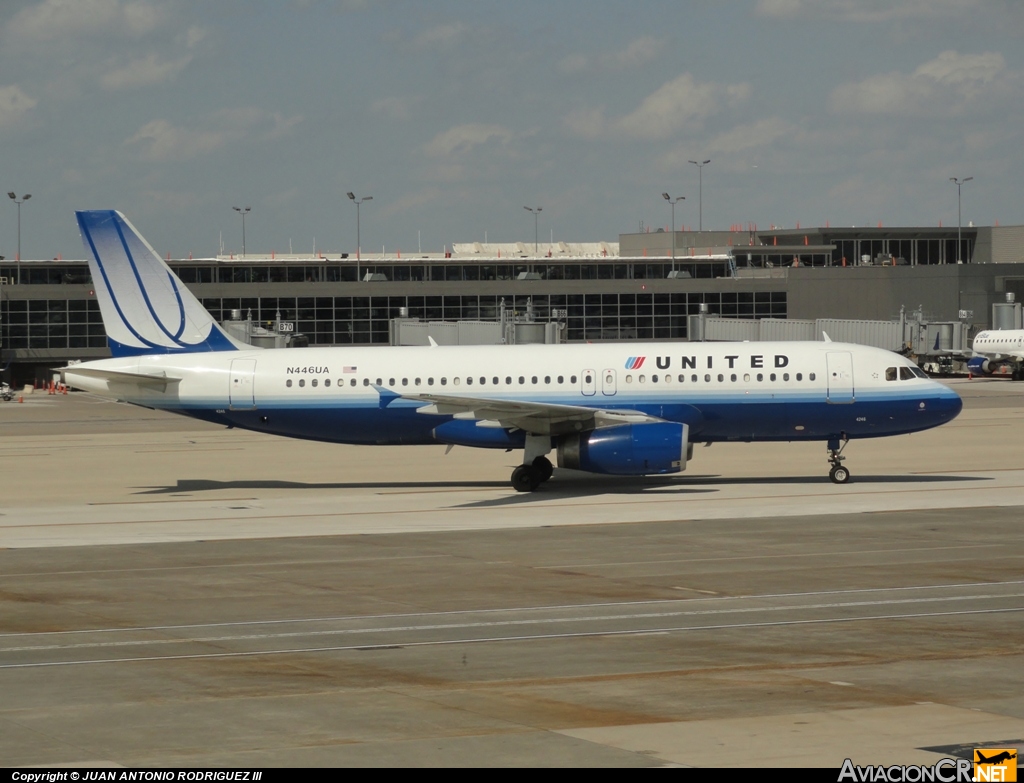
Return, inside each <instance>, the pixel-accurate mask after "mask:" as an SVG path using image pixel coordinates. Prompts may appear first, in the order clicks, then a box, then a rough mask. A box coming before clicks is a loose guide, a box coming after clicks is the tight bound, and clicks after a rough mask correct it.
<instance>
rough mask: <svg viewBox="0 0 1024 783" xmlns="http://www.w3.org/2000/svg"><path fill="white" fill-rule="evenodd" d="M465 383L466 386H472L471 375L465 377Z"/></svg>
mask: <svg viewBox="0 0 1024 783" xmlns="http://www.w3.org/2000/svg"><path fill="white" fill-rule="evenodd" d="M456 380H458V379H456ZM466 385H467V386H472V385H473V378H472V377H471V376H470V377H467V378H466Z"/></svg>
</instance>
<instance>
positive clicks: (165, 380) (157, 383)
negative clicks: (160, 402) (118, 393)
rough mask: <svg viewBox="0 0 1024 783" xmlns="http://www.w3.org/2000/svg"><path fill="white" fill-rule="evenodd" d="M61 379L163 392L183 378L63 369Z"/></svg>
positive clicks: (154, 374)
mask: <svg viewBox="0 0 1024 783" xmlns="http://www.w3.org/2000/svg"><path fill="white" fill-rule="evenodd" d="M60 374H61V377H62V378H63V379H64V380H65V382H67V381H68V378H69V377H70V378H71V381H70V384H71V385H72V386H74V385H75V382H74V376H76V375H81V376H84V377H86V378H98V379H99V380H102V381H108V382H110V383H127V384H132V385H134V386H146V387H151V388H159V389H160V390H161V391H163V390H164V389H166V388H167V386H168V384H171V383H179V382H180V381H181V378H169V377H168V376H167V375H166V374H163V373H160V374H156V373H141V372H120V371H117V370H97V369H93V368H91V367H78V366H72V367H61V368H60Z"/></svg>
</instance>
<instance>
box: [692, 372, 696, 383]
mask: <svg viewBox="0 0 1024 783" xmlns="http://www.w3.org/2000/svg"><path fill="white" fill-rule="evenodd" d="M696 382H697V373H694V374H693V375H691V376H690V383H696Z"/></svg>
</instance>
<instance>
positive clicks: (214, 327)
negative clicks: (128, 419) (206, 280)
mask: <svg viewBox="0 0 1024 783" xmlns="http://www.w3.org/2000/svg"><path fill="white" fill-rule="evenodd" d="M75 215H76V216H77V217H78V227H79V228H80V229H81V232H82V241H83V242H84V243H85V251H86V254H87V256H88V259H89V271H90V272H91V273H92V280H93V285H94V286H95V290H96V299H97V300H98V301H99V303H100V313H101V314H102V315H103V326H104V328H105V329H106V331H107V342H108V343H109V344H110V351H111V353H112V354H113V355H114V356H140V355H143V354H158V353H194V352H200V351H235V350H238V349H240V348H246V349H247V348H249V347H250V346H248V345H244V344H242V343H239V342H237V341H235V340H233V339H232V338H231V337H229V336H228V335H227V334H225V333H224V331H223V330H222V329H221V328H220V326H219V325H218V324H217V322H216V321H214V320H213V317H212V316H211V315H210V314H209V313H208V312H207V311H206V309H205V308H204V307H203V306H202V305H201V304H200V303H199V300H198V299H196V298H195V297H194V296H192V293H191V292H190V291H189V290H188V289H187V288H186V287H185V285H184V284H183V283H182V282H181V280H179V279H178V278H177V277H176V276H175V274H174V273H173V272H172V271H171V270H170V267H168V266H167V264H165V263H164V262H163V260H162V259H161V258H160V256H158V255H157V254H156V251H154V250H153V248H152V247H150V245H149V243H148V242H146V240H145V239H143V238H142V235H141V234H139V232H138V231H136V230H135V226H133V225H132V224H131V223H129V222H128V220H126V219H125V216H124V215H122V214H121V213H120V212H116V211H114V210H109V209H103V210H90V211H87V212H76V213H75Z"/></svg>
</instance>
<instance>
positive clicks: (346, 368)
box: [341, 366, 356, 373]
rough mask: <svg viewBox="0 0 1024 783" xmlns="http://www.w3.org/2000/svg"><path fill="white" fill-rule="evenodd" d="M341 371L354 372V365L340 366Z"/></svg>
mask: <svg viewBox="0 0 1024 783" xmlns="http://www.w3.org/2000/svg"><path fill="white" fill-rule="evenodd" d="M341 371H342V372H350V373H351V372H355V371H356V368H355V367H354V366H353V367H342V368H341Z"/></svg>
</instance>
